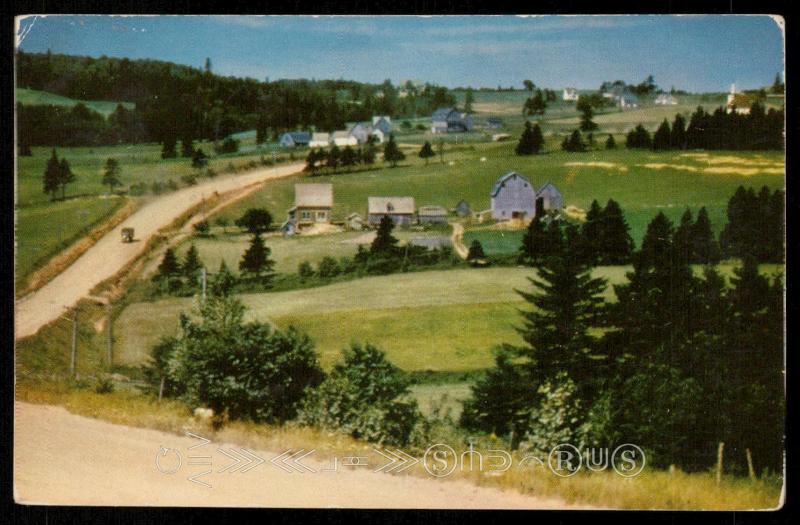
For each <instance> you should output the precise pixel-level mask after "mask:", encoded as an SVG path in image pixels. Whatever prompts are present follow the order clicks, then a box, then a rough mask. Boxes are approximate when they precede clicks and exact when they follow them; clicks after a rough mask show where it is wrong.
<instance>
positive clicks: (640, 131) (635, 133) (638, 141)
mask: <svg viewBox="0 0 800 525" xmlns="http://www.w3.org/2000/svg"><path fill="white" fill-rule="evenodd" d="M652 146H653V140H652V139H651V138H650V133H649V132H648V131H647V129H645V127H644V126H642V125H641V124H638V125H637V126H636V127H635V128H634V129H632V130H631V131H629V132H628V135H627V136H626V139H625V147H626V148H644V149H650V148H651V147H652Z"/></svg>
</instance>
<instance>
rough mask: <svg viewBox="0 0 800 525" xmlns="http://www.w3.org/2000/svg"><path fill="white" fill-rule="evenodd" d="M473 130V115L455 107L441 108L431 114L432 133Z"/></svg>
mask: <svg viewBox="0 0 800 525" xmlns="http://www.w3.org/2000/svg"><path fill="white" fill-rule="evenodd" d="M471 130H472V116H470V114H469V113H462V112H459V111H457V110H456V109H455V108H440V109H437V110H436V111H434V112H433V115H431V132H432V133H463V132H465V131H471Z"/></svg>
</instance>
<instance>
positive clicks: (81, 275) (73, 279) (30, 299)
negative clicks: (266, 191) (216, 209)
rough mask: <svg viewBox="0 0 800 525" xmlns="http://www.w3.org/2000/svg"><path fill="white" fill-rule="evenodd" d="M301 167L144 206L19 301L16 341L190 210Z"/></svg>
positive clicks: (251, 175)
mask: <svg viewBox="0 0 800 525" xmlns="http://www.w3.org/2000/svg"><path fill="white" fill-rule="evenodd" d="M302 169H303V164H302V163H295V164H290V165H288V166H280V167H273V168H264V169H258V170H255V171H252V172H248V173H245V174H242V175H232V176H226V177H218V178H215V179H213V180H209V181H206V182H203V183H201V184H198V185H196V186H192V187H189V188H184V189H181V190H178V191H176V192H174V193H170V194H167V195H164V196H163V197H159V198H157V199H154V200H153V201H151V202H149V203H147V204H145V205H144V206H142V207H141V208H140V209H139V210H137V211H136V212H135V213H134V214H133V215H131V216H130V217H128V218H127V219H126V220H125V221H123V222H122V223H121V224H119V225H118V226H117V227H116V228H114V229H113V230H111V231H110V232H108V233H107V234H106V235H104V236H103V237H102V238H100V240H98V241H97V243H95V244H94V245H93V246H92V247H91V248H89V249H88V250H87V251H86V252H85V253H84V254H83V255H81V256H80V257H79V258H78V259H77V260H76V261H75V262H74V263H72V264H71V265H70V266H69V267H67V268H66V269H65V270H64V271H63V272H61V273H60V274H59V275H58V276H56V277H55V278H54V279H53V280H51V281H50V282H49V283H47V284H46V285H44V286H43V287H41V288H40V289H39V290H37V291H36V292H34V293H32V294H30V295H27V296H25V297H23V298H21V299H20V300H19V301H17V303H16V308H15V313H14V319H15V324H16V334H15V335H16V338H17V339H21V338H23V337H28V336H31V335H33V334H35V333H36V332H37V331H38V330H39V328H41V327H42V326H44V325H45V324H47V323H49V322H51V321H53V320H54V319H56V318H57V317H58V316H59V315H61V314H63V313H64V309H65V308H69V307H71V306H74V305H75V304H76V303H77V302H78V301H79V300H80V299H81V298H82V297H85V296H87V295H88V294H89V292H90V290H91V289H92V288H94V287H95V286H96V285H97V284H99V283H101V282H103V281H104V280H106V279H108V278H109V277H112V276H113V275H115V274H116V273H117V272H119V271H120V270H121V269H122V268H124V267H125V265H126V264H128V263H129V262H131V261H133V260H135V259H136V258H137V257H139V256H140V255H141V254H142V253H143V252H144V249H145V246H146V245H147V241H148V240H149V239H150V238H151V237H152V236H153V235H154V234H155V233H156V232H158V230H159V229H161V228H163V227H164V226H167V225H169V224H170V223H172V221H174V220H175V219H177V218H178V217H180V216H181V215H182V214H183V213H184V212H186V211H187V210H189V209H190V208H191V207H192V206H195V205H197V204H199V203H201V202H202V201H203V199H206V198H209V197H211V196H212V195H213V193H214V192H217V193H225V192H228V191H232V190H236V189H241V188H245V187H248V186H250V185H253V184H259V183H262V182H264V181H268V180H272V179H277V178H281V177H287V176H289V175H293V174H295V173H297V172H299V171H301V170H302ZM126 227H130V228H134V229H135V232H136V242H133V243H129V244H123V243H122V242H120V231H121V230H122V228H126Z"/></svg>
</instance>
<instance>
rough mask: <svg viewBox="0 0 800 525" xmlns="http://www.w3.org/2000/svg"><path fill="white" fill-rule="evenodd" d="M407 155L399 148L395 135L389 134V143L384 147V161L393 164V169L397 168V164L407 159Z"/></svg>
mask: <svg viewBox="0 0 800 525" xmlns="http://www.w3.org/2000/svg"><path fill="white" fill-rule="evenodd" d="M405 158H406V156H405V154H404V153H403V152H402V151H401V150H400V148H399V147H397V142H395V140H394V134H393V133H390V134H389V141H388V142H387V143H386V145H385V146H384V147H383V160H385V161H386V162H391V163H392V167H393V168H394V167H396V166H397V163H398V162H399V161H401V160H403V159H405Z"/></svg>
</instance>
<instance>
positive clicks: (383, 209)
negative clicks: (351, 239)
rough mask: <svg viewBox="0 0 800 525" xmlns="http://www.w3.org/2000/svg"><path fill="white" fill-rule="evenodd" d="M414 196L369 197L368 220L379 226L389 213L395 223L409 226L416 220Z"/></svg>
mask: <svg viewBox="0 0 800 525" xmlns="http://www.w3.org/2000/svg"><path fill="white" fill-rule="evenodd" d="M415 211H416V207H415V203H414V197H368V198H367V222H368V223H369V225H370V226H377V225H378V224H380V222H381V219H383V217H384V216H385V215H388V216H389V217H390V218H391V219H392V222H394V223H395V225H401V226H408V225H409V224H412V223H413V222H414V212H415Z"/></svg>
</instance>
